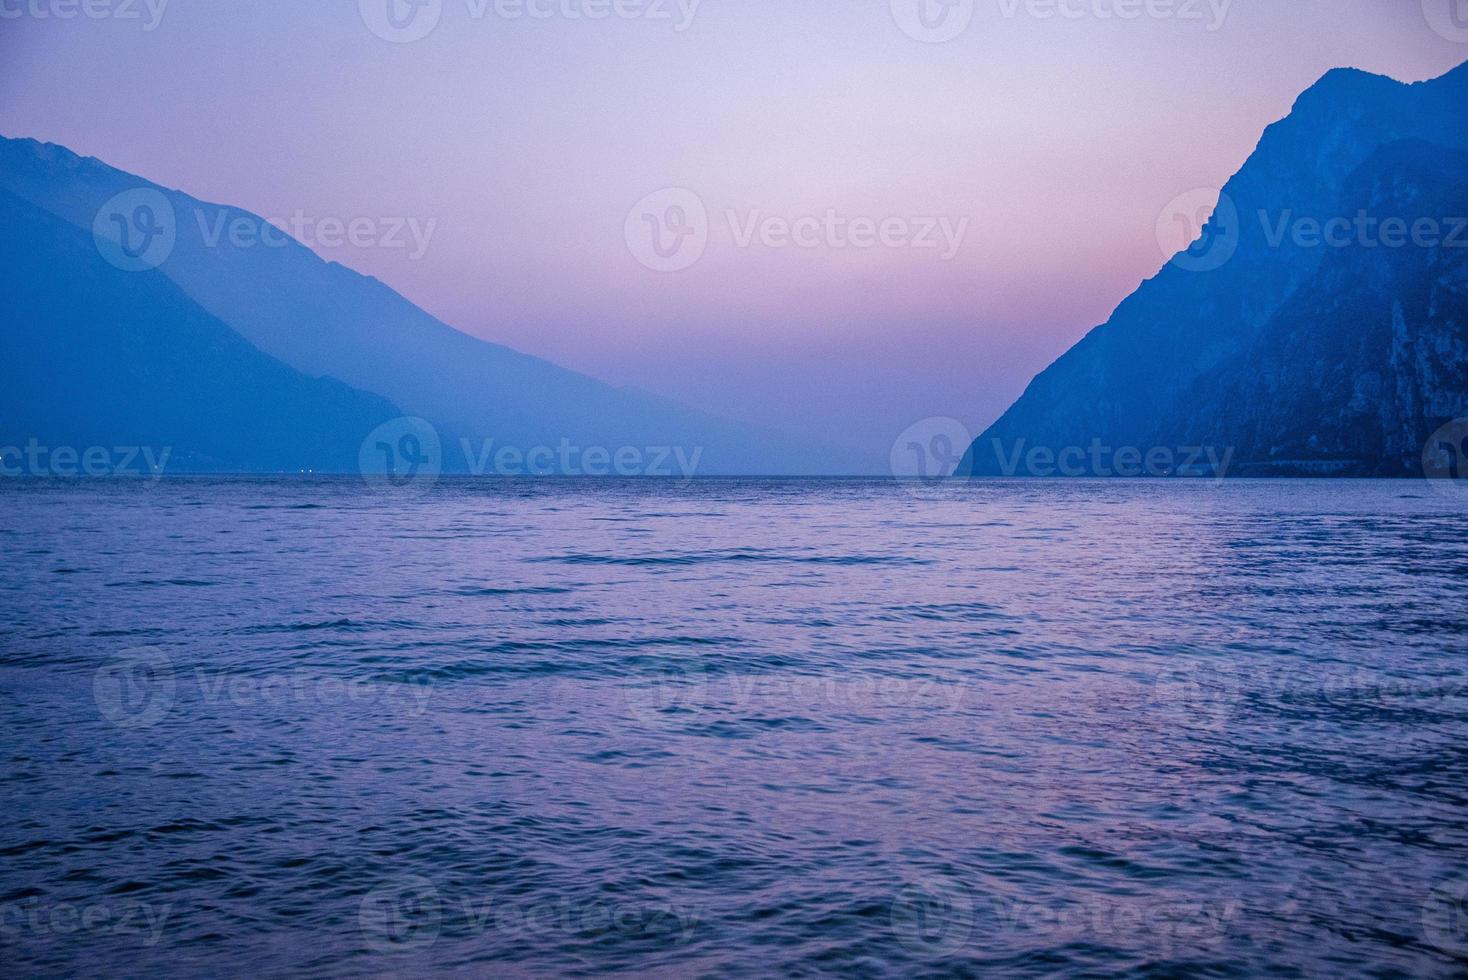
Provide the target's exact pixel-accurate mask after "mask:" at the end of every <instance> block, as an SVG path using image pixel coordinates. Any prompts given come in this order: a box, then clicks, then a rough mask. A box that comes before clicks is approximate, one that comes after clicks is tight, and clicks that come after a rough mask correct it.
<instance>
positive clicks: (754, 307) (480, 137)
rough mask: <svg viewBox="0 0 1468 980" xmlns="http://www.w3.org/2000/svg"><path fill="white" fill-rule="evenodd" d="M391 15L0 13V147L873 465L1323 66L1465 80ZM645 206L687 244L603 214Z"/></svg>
mask: <svg viewBox="0 0 1468 980" xmlns="http://www.w3.org/2000/svg"><path fill="white" fill-rule="evenodd" d="M389 2H391V3H393V4H395V10H394V11H392V12H393V13H396V14H397V15H398V16H397V23H399V24H401V25H403V26H402V28H401V29H399V28H395V27H394V26H393V23H394V22H393V21H392V20H390V19H389V16H388V15H389V13H390V11H389V9H388V3H389ZM416 2H418V3H421V4H424V5H423V6H421V7H414V6H412V5H411V4H410V3H409V2H408V0H361V2H360V3H359V2H358V0H249V2H223V0H0V15H3V16H0V133H4V134H5V135H9V136H33V137H36V138H39V139H44V140H50V141H53V142H58V143H63V144H65V145H67V146H69V147H71V148H72V149H74V150H76V151H78V152H80V153H83V154H89V155H94V156H98V157H100V158H102V159H103V160H106V161H107V162H109V163H111V164H113V165H116V166H119V167H122V168H124V169H128V170H132V171H135V172H138V173H141V174H143V175H145V176H147V177H149V178H151V179H153V180H156V181H158V182H159V183H162V184H165V185H168V186H173V187H178V188H181V189H183V190H186V191H188V192H190V193H192V194H194V195H196V196H198V197H201V198H204V199H206V200H211V201H219V202H228V203H232V204H237V205H240V206H242V207H245V208H248V209H250V210H252V211H256V212H259V213H261V214H264V215H265V216H267V217H273V218H282V219H291V218H292V216H296V215H297V213H298V212H299V213H300V215H299V218H300V219H303V220H304V227H305V228H306V229H308V234H309V229H312V228H314V227H315V226H314V224H313V222H314V221H316V220H318V219H321V218H339V219H342V220H344V221H346V220H351V219H354V218H363V217H365V218H372V219H375V220H379V221H382V222H384V225H383V226H384V227H385V226H386V219H392V218H413V219H416V220H417V222H418V225H419V227H420V229H429V228H431V235H430V236H429V237H428V239H427V247H426V249H425V250H423V252H422V254H421V255H418V254H416V253H417V252H418V251H419V249H418V248H416V247H414V246H413V245H412V244H411V239H410V240H409V243H408V245H407V246H406V247H386V246H385V245H383V244H381V243H364V242H359V243H358V244H356V245H352V244H345V245H342V246H339V247H334V248H328V247H324V246H323V247H319V248H318V251H319V252H321V253H322V254H323V255H325V256H327V257H329V258H332V259H336V260H337V261H340V262H343V263H345V264H347V265H350V266H352V267H354V268H356V269H358V270H360V271H362V272H366V273H370V274H372V275H376V276H378V277H379V278H381V279H383V280H385V281H387V282H388V283H390V284H391V285H393V286H394V287H396V288H397V289H398V290H400V291H401V292H403V293H404V294H405V295H407V296H408V297H409V298H410V299H412V300H414V301H415V302H417V303H418V304H420V305H421V306H423V307H425V308H426V309H428V310H429V311H431V312H433V313H435V314H436V315H438V316H440V317H441V318H443V319H444V320H446V321H448V322H449V323H451V324H453V325H455V326H457V327H459V328H461V329H463V330H466V331H468V332H470V333H474V334H477V335H479V336H482V337H485V338H488V339H492V340H495V341H499V342H502V343H505V344H508V345H510V346H513V347H516V348H519V349H521V350H524V351H527V352H530V353H535V354H539V355H542V356H545V357H548V358H550V359H552V360H554V361H557V362H559V363H561V364H564V365H566V366H569V367H573V368H577V369H579V370H582V371H585V372H587V373H590V374H593V375H595V376H597V377H600V378H603V379H606V380H608V381H611V382H614V383H617V384H629V385H636V386H639V387H643V388H646V389H650V390H653V391H656V392H659V393H662V394H666V395H670V396H673V397H676V398H680V399H682V400H684V401H686V402H690V403H693V404H696V405H699V406H701V407H705V408H709V409H712V410H715V411H719V412H722V413H725V414H729V415H734V416H738V417H742V418H746V419H752V420H755V421H758V422H762V423H766V424H773V425H779V426H781V427H784V428H787V429H791V430H796V431H803V432H816V433H821V434H825V435H827V436H829V437H831V438H834V439H840V440H844V441H846V442H848V443H856V444H861V445H866V446H872V447H883V448H885V446H886V444H888V443H890V441H891V438H892V437H894V436H895V435H896V434H897V433H898V432H900V431H901V430H902V429H904V428H906V427H907V426H908V425H909V424H910V423H912V422H914V421H916V420H919V419H922V418H924V417H926V416H932V415H948V416H954V417H957V418H959V419H961V420H963V421H964V422H966V423H968V424H969V425H970V426H971V427H972V428H973V429H974V430H975V431H977V430H978V429H979V428H981V427H982V426H983V425H985V424H987V423H988V422H989V421H991V420H992V419H993V418H994V417H995V416H996V415H997V414H998V413H999V412H1000V411H1002V409H1003V408H1004V407H1005V406H1006V405H1007V404H1008V403H1009V401H1011V400H1012V399H1013V398H1014V397H1015V396H1016V395H1017V394H1018V393H1019V392H1020V391H1021V390H1022V388H1023V387H1024V385H1025V383H1026V382H1027V381H1028V380H1029V378H1030V377H1031V376H1032V375H1033V374H1034V373H1035V372H1036V371H1038V370H1039V369H1041V368H1043V367H1044V366H1045V365H1046V364H1047V363H1049V362H1050V361H1051V360H1053V359H1054V358H1055V357H1056V356H1058V355H1059V354H1060V353H1061V352H1062V351H1063V350H1064V349H1065V348H1066V347H1067V346H1069V345H1070V344H1071V343H1073V342H1074V341H1075V340H1076V339H1078V338H1079V337H1080V336H1081V335H1082V334H1084V333H1085V332H1086V331H1087V330H1088V329H1090V328H1091V327H1092V326H1094V325H1095V324H1096V323H1099V322H1101V321H1103V320H1104V319H1105V318H1106V317H1107V315H1108V314H1109V313H1110V311H1111V310H1112V309H1113V308H1114V306H1115V305H1116V303H1117V302H1118V301H1119V300H1120V299H1121V298H1122V297H1123V296H1124V295H1125V294H1126V293H1128V292H1129V291H1130V290H1131V289H1133V288H1134V287H1135V286H1136V285H1137V283H1138V282H1139V281H1140V280H1141V279H1143V278H1145V277H1147V276H1150V275H1151V274H1153V273H1154V272H1155V271H1156V270H1157V268H1158V267H1159V266H1160V265H1161V264H1162V262H1163V261H1164V256H1163V254H1162V249H1161V248H1160V247H1159V245H1158V242H1157V237H1156V232H1155V226H1156V222H1157V217H1158V215H1159V212H1161V211H1162V210H1163V209H1164V207H1165V206H1166V205H1167V204H1168V202H1169V201H1172V200H1173V199H1174V198H1176V197H1177V196H1178V195H1179V194H1182V193H1184V192H1187V191H1190V190H1193V189H1195V188H1199V187H1204V188H1216V187H1218V186H1219V185H1220V184H1221V183H1222V182H1223V181H1224V180H1225V179H1226V178H1227V177H1228V176H1229V175H1230V174H1231V173H1233V172H1234V171H1235V170H1236V169H1237V168H1238V166H1239V164H1240V163H1242V161H1243V160H1244V158H1245V157H1246V156H1247V154H1248V153H1249V151H1250V150H1251V149H1252V148H1253V146H1254V143H1255V142H1256V140H1257V139H1258V136H1259V133H1260V131H1261V130H1262V129H1263V127H1264V126H1265V125H1267V124H1268V123H1269V122H1271V121H1273V120H1275V119H1277V118H1279V117H1281V116H1283V115H1284V114H1285V113H1286V112H1287V111H1288V110H1289V107H1290V105H1291V103H1292V102H1293V100H1294V98H1295V96H1296V95H1297V94H1298V93H1299V92H1300V91H1301V90H1302V89H1304V88H1306V87H1307V86H1309V85H1310V83H1311V82H1313V81H1314V80H1315V79H1316V78H1317V77H1318V76H1319V75H1321V74H1322V73H1323V72H1324V71H1326V70H1327V69H1329V68H1331V67H1334V66H1339V65H1353V66H1357V67H1361V68H1365V69H1367V70H1370V71H1375V72H1380V73H1383V74H1389V75H1392V76H1394V77H1397V78H1400V79H1403V80H1418V79H1422V78H1427V77H1431V76H1434V75H1438V74H1441V73H1442V72H1443V71H1446V70H1447V69H1449V68H1451V67H1452V66H1454V65H1456V64H1458V63H1459V62H1461V61H1463V60H1465V59H1468V30H1462V31H1457V30H1454V29H1453V26H1452V25H1453V22H1452V21H1451V20H1447V19H1445V18H1446V13H1445V12H1446V10H1447V7H1448V4H1449V3H1452V2H1458V3H1464V5H1465V6H1468V2H1465V0H1232V2H1226V0H1211V2H1210V0H1048V2H1047V0H974V2H972V3H970V2H969V0H949V2H950V3H952V4H954V5H955V6H953V7H952V8H951V9H948V8H944V7H943V6H941V5H940V0H921V2H923V3H925V4H930V6H928V7H926V8H924V9H917V5H918V3H919V0H891V2H889V0H702V2H699V3H695V2H694V0H416ZM150 3H151V6H150ZM160 5H161V6H160ZM1424 7H1425V8H1427V9H1426V10H1424ZM1439 8H1441V9H1439ZM88 11H90V14H91V16H89V15H88ZM65 13H74V14H75V16H72V17H69V18H63V17H59V16H56V15H58V14H65ZM532 13H534V14H536V15H537V16H532ZM1131 13H1136V14H1138V15H1139V16H1122V15H1124V14H1131ZM598 14H601V15H603V16H597V15H598ZM40 15H49V16H40ZM1433 23H1436V24H1437V25H1438V28H1439V29H1438V30H1435V29H1434V28H1433V26H1432V24H1433ZM1444 25H1446V26H1444ZM425 32H426V33H425ZM417 34H424V36H422V37H421V38H419V39H417V40H409V41H404V40H403V39H404V38H408V37H412V36H414V35H417ZM950 34H952V35H954V36H952V37H951V39H949V40H946V41H943V42H942V43H930V42H933V41H937V40H939V39H940V38H942V37H946V36H947V35H950ZM1444 35H1446V36H1444ZM387 38H396V39H397V40H389V39H387ZM665 188H682V189H684V191H685V192H691V193H692V195H694V196H693V198H692V199H691V200H693V201H695V202H696V203H697V204H699V205H701V206H702V208H703V210H704V213H705V214H706V216H707V217H706V222H704V223H703V224H702V225H697V224H689V223H690V222H694V223H696V222H697V221H698V218H699V215H697V214H693V213H690V209H689V208H684V209H683V210H682V211H678V212H674V211H669V210H668V209H667V205H668V204H669V203H673V204H682V203H685V202H688V201H689V200H690V198H689V197H688V194H687V193H680V194H677V195H674V196H672V197H669V196H668V195H666V194H665V195H663V196H662V197H660V198H654V199H653V201H652V204H651V205H646V206H644V207H642V208H638V209H634V205H637V204H638V203H639V202H640V201H642V200H643V199H644V198H646V197H647V196H648V195H650V194H654V192H658V191H660V190H663V189H665ZM648 207H651V208H652V210H651V211H649V210H648ZM730 212H732V214H731V213H730ZM646 214H653V215H655V216H656V217H654V218H653V219H651V220H653V221H654V222H659V221H660V222H661V225H660V226H659V227H658V230H659V232H660V233H661V234H662V235H664V236H666V237H664V238H663V242H664V244H666V245H668V246H669V247H670V248H671V246H673V245H676V244H679V243H680V242H682V244H683V245H684V249H683V250H682V251H681V252H677V253H675V254H674V255H673V257H672V259H669V260H666V261H665V260H663V259H659V258H658V257H657V256H656V254H655V253H650V252H649V251H648V245H647V242H646V241H639V240H638V235H639V234H644V233H645V234H646V235H650V234H651V233H652V228H653V226H652V225H647V226H646V228H645V229H644V228H643V225H644V223H645V221H647V220H648V219H646V218H645V217H644V215H646ZM771 218H773V219H776V221H775V223H773V224H770V223H769V222H767V220H766V219H771ZM801 218H808V219H811V220H807V221H805V222H803V223H802V222H798V221H797V220H796V219H801ZM679 219H683V223H682V224H680V223H679ZM888 219H895V220H888ZM940 219H941V221H940ZM782 220H783V221H784V222H787V223H794V224H795V231H796V233H797V234H796V235H795V237H799V238H800V240H801V241H802V242H804V243H806V244H804V245H796V244H793V242H792V241H791V240H790V238H791V235H790V233H789V231H788V230H787V233H785V234H782V233H781V225H780V224H779V222H780V221H782ZM751 221H753V222H754V223H753V224H751ZM430 222H432V224H430ZM863 222H870V224H869V225H867V226H866V228H865V229H864V228H863ZM685 226H686V227H688V228H690V229H692V230H693V231H694V232H695V233H694V234H693V235H691V236H687V235H685V236H683V237H682V238H681V239H680V238H679V237H677V236H675V235H674V233H675V232H676V231H677V230H678V229H679V228H683V227H685ZM929 228H931V231H927V229H929ZM639 229H643V230H642V231H639ZM872 229H881V231H880V234H876V233H874V232H873V231H872ZM943 229H946V230H947V232H948V238H945V236H944V234H943V233H942V230H943ZM705 235H706V238H707V241H706V245H704V247H703V251H702V253H701V254H698V253H697V247H696V246H697V245H698V244H699V243H701V242H702V241H703V238H704V236H705ZM868 238H872V239H876V241H875V243H874V244H872V243H871V242H867V241H866V239H868ZM955 238H956V244H957V245H958V247H957V250H956V252H953V248H952V246H953V244H954V243H955ZM854 240H855V241H858V242H861V243H863V244H868V245H870V247H856V246H855V245H854V244H852V243H853V241H854ZM928 242H932V243H933V245H934V247H915V246H917V245H925V244H926V243H928ZM307 244H313V243H312V242H310V241H308V242H307ZM949 253H953V254H951V255H950V254H949ZM693 257H696V261H692V263H691V264H687V262H688V261H689V260H690V259H691V258H693ZM642 260H646V261H642ZM659 263H664V264H672V265H686V267H685V268H681V269H679V270H677V271H657V270H655V269H653V268H649V267H648V265H658V264H659Z"/></svg>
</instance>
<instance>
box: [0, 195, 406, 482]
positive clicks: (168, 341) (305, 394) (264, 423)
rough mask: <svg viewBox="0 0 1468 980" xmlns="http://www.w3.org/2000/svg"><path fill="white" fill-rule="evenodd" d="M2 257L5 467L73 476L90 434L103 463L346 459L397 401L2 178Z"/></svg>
mask: <svg viewBox="0 0 1468 980" xmlns="http://www.w3.org/2000/svg"><path fill="white" fill-rule="evenodd" d="M0 268H3V269H4V282H5V299H6V311H5V318H4V319H5V323H4V327H3V328H0V362H3V363H4V364H5V374H6V382H5V385H4V386H3V387H0V447H9V449H8V451H6V452H5V453H4V456H5V457H6V458H4V459H3V460H0V465H4V466H5V467H6V469H7V471H9V472H11V473H14V472H15V467H17V466H22V467H24V466H26V465H29V466H30V467H31V470H30V472H32V473H33V474H35V473H40V474H47V473H54V474H58V475H74V472H76V471H78V468H79V467H80V466H81V465H83V463H84V460H81V459H78V458H77V456H78V455H85V453H86V452H87V450H89V449H93V450H95V451H96V452H97V453H99V454H105V456H106V459H107V462H106V463H105V464H103V463H102V462H101V460H102V455H98V456H96V457H95V464H96V465H101V466H105V467H106V469H107V471H108V472H111V471H112V470H114V469H116V470H120V471H122V472H127V473H134V474H142V473H147V472H150V470H151V467H150V463H159V464H161V469H162V470H163V471H164V472H174V471H180V470H194V471H210V470H214V471H219V470H229V471H249V470H269V471H295V470H300V469H312V468H315V469H338V470H349V469H355V468H356V467H357V465H358V463H357V459H358V450H359V447H360V446H361V444H362V440H363V438H364V437H365V436H366V435H367V434H368V433H369V432H371V431H373V429H374V428H376V427H377V426H379V425H381V424H383V423H384V422H387V421H388V420H390V419H394V418H396V417H398V416H401V415H402V414H403V413H402V411H401V410H400V409H399V408H397V407H396V406H394V405H393V404H392V403H391V402H389V401H387V400H386V399H383V398H380V397H378V396H376V395H370V394H366V393H364V392H361V391H357V390H355V389H352V388H350V387H348V386H347V385H344V384H342V383H341V382H339V381H335V380H332V379H330V378H313V377H308V376H306V375H304V374H302V373H301V372H299V371H297V370H295V369H293V368H291V367H288V366H287V365H285V364H282V363H281V362H280V361H278V360H276V359H274V358H272V357H270V356H268V355H266V354H264V353H262V352H261V351H260V350H259V349H257V348H256V347H255V346H254V345H252V344H251V343H249V341H247V340H245V339H244V338H243V337H241V336H240V335H239V334H237V333H236V332H235V331H233V330H231V329H230V328H229V327H228V326H226V325H225V324H223V323H222V322H220V321H219V320H218V319H217V318H215V317H214V316H212V315H210V314H209V313H208V312H207V311H205V310H204V309H203V308H201V307H200V306H199V305H198V304H197V303H196V302H194V301H193V300H192V299H190V298H189V297H188V296H187V295H186V294H185V293H184V292H183V291H182V290H181V289H179V288H178V286H176V285H175V284H174V283H173V282H171V281H170V280H169V279H168V278H167V277H166V276H164V275H163V274H161V273H160V272H157V271H143V272H139V273H133V272H127V271H124V270H122V269H119V268H117V267H116V266H114V265H112V264H111V263H109V262H107V261H106V260H105V259H104V258H103V256H102V254H101V253H100V252H99V251H98V249H97V247H96V245H95V243H94V242H93V238H92V235H91V234H90V233H89V232H83V231H81V230H80V229H78V228H76V227H74V226H72V225H70V224H68V223H66V222H64V221H62V220H61V219H59V218H57V217H56V216H54V215H52V214H50V213H49V212H46V211H43V210H41V209H40V208H37V207H35V206H34V205H32V204H30V203H28V202H26V201H23V200H21V199H20V198H18V197H16V196H15V195H13V194H10V193H9V192H7V191H4V190H0ZM305 419H309V420H310V424H309V425H303V424H302V420H305ZM27 447H31V449H30V450H28V449H27ZM57 447H68V448H67V450H66V451H67V452H69V453H71V454H73V455H71V456H53V453H54V452H55V450H56V448H57ZM28 451H29V452H30V453H31V455H32V456H33V460H32V461H31V462H30V463H29V464H27V463H25V461H24V458H23V455H22V454H26V453H27V452H28ZM17 456H21V457H22V458H19V459H18V458H16V457H17ZM68 471H71V472H68Z"/></svg>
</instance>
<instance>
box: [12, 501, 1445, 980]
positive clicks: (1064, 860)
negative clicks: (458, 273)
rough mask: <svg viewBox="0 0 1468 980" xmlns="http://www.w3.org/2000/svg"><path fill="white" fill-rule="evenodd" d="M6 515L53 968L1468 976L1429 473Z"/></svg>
mask: <svg viewBox="0 0 1468 980" xmlns="http://www.w3.org/2000/svg"><path fill="white" fill-rule="evenodd" d="M0 498H3V500H0V542H3V546H4V550H5V553H6V556H7V559H6V561H5V562H4V563H3V564H0V594H4V595H7V596H10V597H11V601H9V602H7V603H6V607H7V609H8V610H9V615H8V619H9V623H8V628H7V630H6V632H5V633H4V634H3V638H0V677H3V682H0V698H3V710H0V732H3V744H4V746H5V758H4V765H3V766H0V785H3V791H0V793H3V796H0V800H3V805H4V811H5V813H6V814H7V817H8V819H7V820H6V821H5V823H4V825H3V826H0V860H3V863H0V911H3V919H0V945H3V950H4V961H5V962H6V963H7V965H8V968H9V969H12V970H15V971H17V972H18V973H26V974H41V975H62V974H85V973H93V972H106V973H107V974H109V975H119V976H141V975H150V976H154V975H196V974H208V975H221V976H229V975H241V974H244V973H262V972H263V973H279V972H281V971H285V970H298V971H305V972H308V973H310V974H313V975H348V974H355V973H358V972H361V971H364V970H367V971H371V972H373V973H384V972H393V971H396V972H399V973H401V974H402V975H405V976H406V975H413V976H417V975H441V974H447V973H449V972H452V971H462V970H465V969H478V970H479V971H481V972H482V971H489V970H492V971H494V972H496V973H508V974H510V975H516V974H525V975H547V976H549V975H562V974H568V973H570V974H575V973H590V972H609V971H617V970H626V971H633V970H635V971H637V972H639V973H647V972H653V973H656V972H659V971H661V972H662V973H665V974H669V975H689V974H699V975H731V976H732V975H747V974H750V973H755V974H772V973H791V974H797V975H800V974H805V975H808V974H812V973H816V972H833V971H839V972H841V973H845V974H855V975H876V974H886V973H902V974H908V975H910V974H924V973H936V972H977V971H979V970H981V969H986V968H987V969H992V970H994V971H996V972H1001V973H1002V974H1003V975H1019V976H1030V975H1035V976H1038V975H1046V976H1057V975H1058V976H1082V975H1085V976H1108V975H1144V974H1152V975H1162V974H1166V973H1170V972H1171V973H1175V972H1177V971H1183V970H1188V971H1194V972H1200V973H1207V974H1209V975H1220V976H1223V975H1238V976H1243V975H1258V974H1261V973H1265V972H1275V971H1283V972H1288V971H1309V972H1311V973H1320V974H1322V975H1342V974H1352V975H1359V974H1365V973H1374V974H1376V975H1393V974H1396V975H1418V976H1421V975H1429V976H1430V975H1444V976H1446V975H1451V974H1453V973H1454V972H1455V970H1461V968H1462V960H1461V959H1459V960H1455V959H1454V957H1455V956H1457V957H1463V956H1464V955H1465V954H1468V936H1465V934H1464V932H1463V921H1462V919H1461V918H1457V919H1455V918H1453V917H1452V916H1451V915H1449V916H1447V917H1446V918H1445V917H1444V916H1442V915H1441V914H1439V913H1441V912H1442V911H1443V908H1444V906H1443V905H1442V903H1441V902H1440V901H1438V898H1435V895H1437V896H1441V895H1443V894H1459V893H1454V892H1452V889H1454V888H1458V887H1459V886H1460V885H1461V884H1462V882H1461V879H1452V878H1451V877H1450V876H1451V873H1452V872H1453V870H1454V869H1463V868H1464V867H1465V862H1464V858H1465V856H1468V796H1465V792H1464V787H1465V786H1468V759H1465V750H1464V745H1465V737H1464V736H1465V734H1468V687H1465V683H1468V679H1465V676H1464V671H1463V664H1464V660H1463V655H1464V653H1465V651H1468V633H1465V629H1464V624H1463V609H1464V607H1463V586H1464V570H1465V569H1468V543H1465V541H1468V539H1465V534H1464V531H1465V519H1464V517H1463V509H1462V499H1461V497H1455V496H1452V495H1450V494H1446V493H1443V494H1440V493H1437V492H1435V490H1434V489H1433V488H1432V487H1430V486H1428V485H1427V484H1425V483H1422V482H1407V481H1401V482H1356V481H1343V482H1331V483H1316V482H1305V481H1301V482H1263V481H1236V482H1229V483H1227V484H1224V485H1221V486H1215V485H1212V484H1211V483H1206V482H1201V481H1200V482H1188V483H1178V482H1160V481H1159V482H1149V483H1122V482H1099V483H1093V482H1061V483H1049V482H1026V481H1011V482H1006V483H989V482H977V483H973V484H963V485H955V486H944V487H941V488H905V487H902V486H898V485H894V484H891V483H885V482H884V483H877V482H864V481H780V482H770V481H759V480H736V481H716V480H706V481H695V482H692V483H681V482H672V481H668V482H660V481H616V480H607V481H583V482H576V483H572V482H554V481H551V482H547V481H540V482H522V481H514V480H497V481H451V480H445V481H441V482H440V483H439V484H438V485H436V486H434V487H432V488H429V489H424V490H422V491H421V492H416V493H406V494H401V493H385V494H379V493H374V492H372V491H370V490H368V489H365V488H364V487H363V486H362V484H361V482H360V481H355V480H346V479H342V480H316V481H311V480H289V481H288V480H270V479H257V480H206V479H170V480H164V481H162V482H158V483H152V482H147V481H142V480H139V481H115V482H109V481H85V482H81V483H69V482H47V481H25V482H5V483H0ZM1445 882H1446V888H1447V889H1448V891H1447V892H1441V891H1440V892H1436V893H1435V892H1434V889H1435V888H1439V887H1440V886H1444V884H1445Z"/></svg>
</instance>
